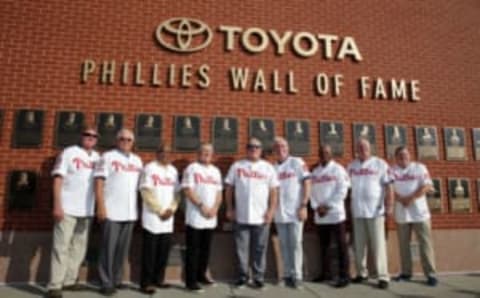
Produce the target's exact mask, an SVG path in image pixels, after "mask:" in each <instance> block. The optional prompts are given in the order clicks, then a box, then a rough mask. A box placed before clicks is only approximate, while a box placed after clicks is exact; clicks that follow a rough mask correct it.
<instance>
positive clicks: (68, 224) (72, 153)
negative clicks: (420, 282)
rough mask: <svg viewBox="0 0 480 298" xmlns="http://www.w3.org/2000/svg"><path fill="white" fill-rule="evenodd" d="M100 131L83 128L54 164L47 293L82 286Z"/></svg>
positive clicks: (57, 297)
mask: <svg viewBox="0 0 480 298" xmlns="http://www.w3.org/2000/svg"><path fill="white" fill-rule="evenodd" d="M97 139H98V134H97V131H96V130H95V129H94V128H86V129H85V130H83V133H82V138H81V141H80V144H79V145H73V146H69V147H67V148H65V149H64V150H63V151H62V153H61V154H60V155H59V156H58V158H57V161H56V162H55V167H54V168H53V171H52V175H53V177H54V178H53V200H54V202H53V217H54V220H55V225H54V227H53V245H52V257H51V272H50V282H49V284H48V286H47V287H48V293H47V295H46V296H47V297H50V298H61V297H62V289H63V290H69V289H71V290H75V289H78V284H77V277H78V270H79V268H80V265H81V263H82V261H83V259H84V257H85V253H86V251H87V242H88V231H89V229H90V224H91V221H92V217H93V212H94V210H93V209H94V206H95V198H94V195H93V168H94V166H95V163H97V162H98V159H99V158H100V156H99V155H98V153H97V151H95V150H94V148H95V145H96V144H97Z"/></svg>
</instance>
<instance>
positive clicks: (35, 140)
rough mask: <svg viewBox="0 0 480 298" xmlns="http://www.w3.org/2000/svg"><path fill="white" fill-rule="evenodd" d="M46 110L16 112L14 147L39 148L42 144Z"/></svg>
mask: <svg viewBox="0 0 480 298" xmlns="http://www.w3.org/2000/svg"><path fill="white" fill-rule="evenodd" d="M44 114H45V113H44V111H40V110H19V111H17V112H16V113H15V128H14V130H13V140H12V145H13V147H14V148H38V147H40V145H41V144H42V135H43V117H44Z"/></svg>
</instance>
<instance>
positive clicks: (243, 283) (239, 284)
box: [233, 278, 247, 288]
mask: <svg viewBox="0 0 480 298" xmlns="http://www.w3.org/2000/svg"><path fill="white" fill-rule="evenodd" d="M233 285H234V286H235V287H236V288H244V287H245V286H246V285H247V280H246V279H243V278H240V279H239V280H237V281H236V282H235V283H234V284H233Z"/></svg>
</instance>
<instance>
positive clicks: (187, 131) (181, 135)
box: [173, 116, 200, 152]
mask: <svg viewBox="0 0 480 298" xmlns="http://www.w3.org/2000/svg"><path fill="white" fill-rule="evenodd" d="M174 121H175V122H174V141H173V148H174V150H175V151H179V152H194V151H197V150H198V148H200V117H198V116H175V120H174Z"/></svg>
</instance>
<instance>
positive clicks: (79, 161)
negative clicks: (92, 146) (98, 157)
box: [73, 157, 95, 170]
mask: <svg viewBox="0 0 480 298" xmlns="http://www.w3.org/2000/svg"><path fill="white" fill-rule="evenodd" d="M73 164H74V165H75V167H76V168H77V170H80V169H81V168H85V169H93V167H94V166H95V163H94V162H88V161H84V160H83V159H81V158H79V157H75V158H74V159H73Z"/></svg>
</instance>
